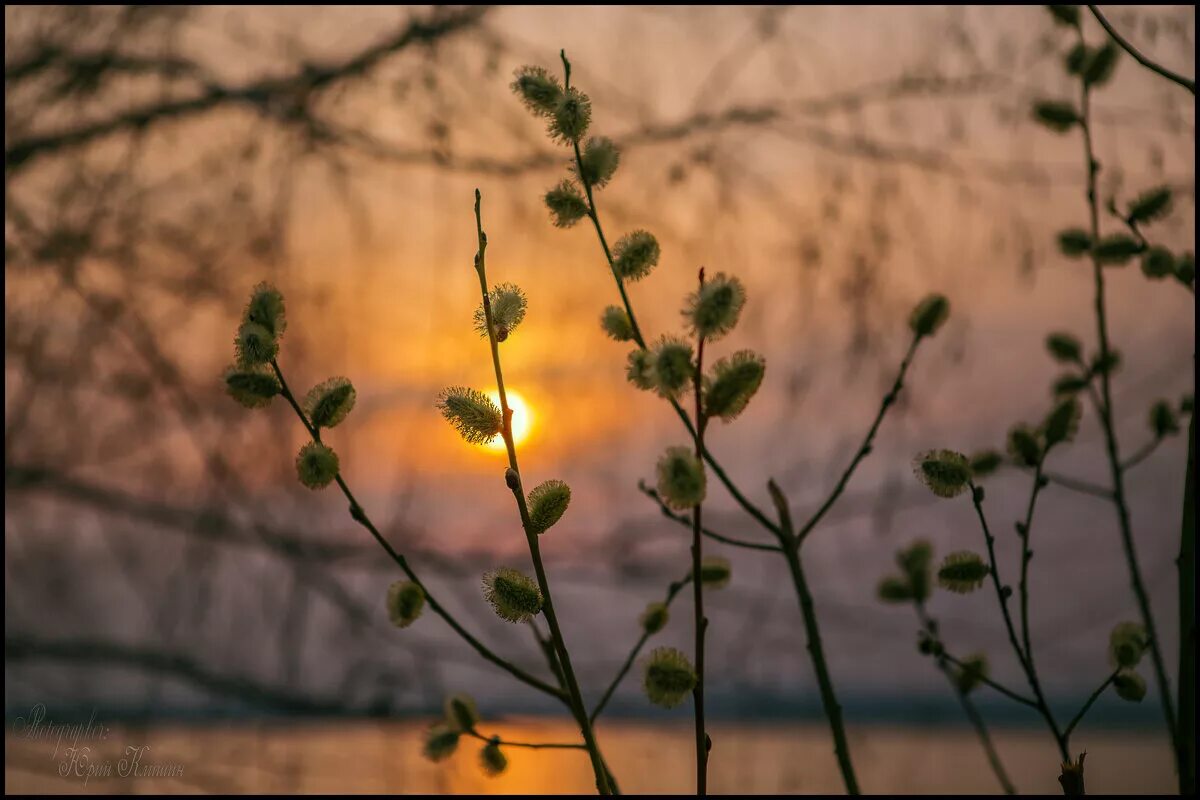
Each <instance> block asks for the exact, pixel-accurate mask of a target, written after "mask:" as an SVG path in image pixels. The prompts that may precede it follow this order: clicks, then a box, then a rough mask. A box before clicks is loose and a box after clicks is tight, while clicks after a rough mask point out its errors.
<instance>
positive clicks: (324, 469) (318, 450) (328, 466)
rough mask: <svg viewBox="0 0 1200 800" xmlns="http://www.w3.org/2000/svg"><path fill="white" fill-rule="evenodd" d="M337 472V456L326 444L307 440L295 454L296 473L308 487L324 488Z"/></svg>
mask: <svg viewBox="0 0 1200 800" xmlns="http://www.w3.org/2000/svg"><path fill="white" fill-rule="evenodd" d="M337 474H338V457H337V453H335V452H333V450H332V449H330V448H329V447H328V446H327V445H324V444H321V443H320V442H309V443H308V444H306V445H304V447H301V448H300V452H299V453H298V454H297V455H296V475H297V477H299V478H300V482H301V483H303V484H304V485H305V486H307V487H308V488H310V489H324V488H325V487H326V486H328V485H329V484H330V483H331V482H332V481H333V479H334V478H336V477H337Z"/></svg>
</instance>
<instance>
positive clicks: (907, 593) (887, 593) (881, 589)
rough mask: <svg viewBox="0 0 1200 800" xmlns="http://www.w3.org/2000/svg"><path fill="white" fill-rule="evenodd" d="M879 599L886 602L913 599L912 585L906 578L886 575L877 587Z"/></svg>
mask: <svg viewBox="0 0 1200 800" xmlns="http://www.w3.org/2000/svg"><path fill="white" fill-rule="evenodd" d="M876 594H877V595H878V597H879V599H880V600H882V601H883V602H885V603H907V602H909V601H911V600H912V599H913V591H912V587H911V586H909V585H908V581H906V580H905V579H904V578H898V577H896V576H895V575H887V576H884V577H883V578H882V579H880V581H879V586H878V588H877V589H876Z"/></svg>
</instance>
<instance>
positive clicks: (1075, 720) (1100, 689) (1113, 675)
mask: <svg viewBox="0 0 1200 800" xmlns="http://www.w3.org/2000/svg"><path fill="white" fill-rule="evenodd" d="M1120 671H1121V668H1120V667H1118V668H1117V669H1114V670H1113V671H1112V672H1110V673H1109V675H1108V677H1107V678H1105V679H1104V683H1102V684H1100V685H1099V686H1097V687H1096V690H1095V691H1094V692H1092V694H1091V696H1090V697H1088V699H1087V702H1086V703H1084V704H1083V707H1082V708H1080V709H1079V712H1078V713H1076V714H1075V716H1074V717H1072V718H1071V721H1070V722H1068V723H1067V727H1066V728H1064V729H1063V736H1070V735H1071V731H1073V730H1075V726H1076V725H1078V724H1079V723H1080V722H1082V721H1083V717H1084V715H1085V714H1087V712H1088V709H1090V708H1091V707H1092V703H1095V702H1096V700H1097V699H1098V698H1099V697H1100V695H1102V694H1104V690H1105V689H1107V688H1108V687H1109V685H1110V684H1112V682H1113V681H1114V680H1116V679H1117V673H1118V672H1120Z"/></svg>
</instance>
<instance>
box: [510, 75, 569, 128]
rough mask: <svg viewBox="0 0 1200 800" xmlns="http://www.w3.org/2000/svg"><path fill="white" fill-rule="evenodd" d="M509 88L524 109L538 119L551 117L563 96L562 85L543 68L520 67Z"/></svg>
mask: <svg viewBox="0 0 1200 800" xmlns="http://www.w3.org/2000/svg"><path fill="white" fill-rule="evenodd" d="M509 87H510V88H511V89H512V90H513V93H514V94H516V95H517V96H518V97H520V98H521V102H523V103H524V104H525V107H526V108H528V109H529V110H530V111H531V112H532V113H533V114H535V115H537V116H539V117H549V116H551V115H552V114H553V113H554V110H555V109H556V108H557V107H558V102H559V100H561V99H562V96H563V88H562V84H561V83H559V81H558V78H556V77H554V76H553V75H550V74H549V73H548V72H547V71H546V70H545V68H544V67H534V66H524V67H521V68H520V69H518V70H517V71H516V74H515V75H514V76H513V81H512V83H511V84H509Z"/></svg>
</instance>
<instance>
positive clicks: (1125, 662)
mask: <svg viewBox="0 0 1200 800" xmlns="http://www.w3.org/2000/svg"><path fill="white" fill-rule="evenodd" d="M1148 644H1149V640H1148V639H1147V638H1146V628H1145V626H1143V625H1142V624H1141V623H1139V622H1118V623H1117V624H1116V625H1115V626H1114V627H1113V629H1112V633H1110V634H1109V636H1108V661H1109V663H1110V664H1111V665H1112V666H1114V667H1136V666H1137V665H1138V662H1139V661H1141V660H1142V652H1143V651H1144V650H1145V649H1146V646H1147V645H1148Z"/></svg>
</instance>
